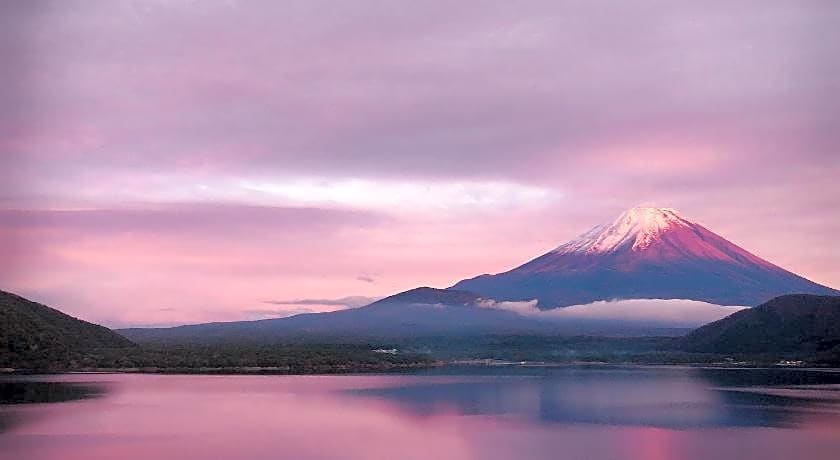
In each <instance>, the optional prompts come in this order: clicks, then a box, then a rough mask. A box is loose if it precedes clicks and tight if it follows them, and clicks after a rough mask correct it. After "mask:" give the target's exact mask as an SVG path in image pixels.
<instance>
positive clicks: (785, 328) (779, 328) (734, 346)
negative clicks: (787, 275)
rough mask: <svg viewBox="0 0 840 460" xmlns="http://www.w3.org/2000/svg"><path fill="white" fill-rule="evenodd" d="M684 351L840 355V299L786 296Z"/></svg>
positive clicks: (708, 332) (708, 329)
mask: <svg viewBox="0 0 840 460" xmlns="http://www.w3.org/2000/svg"><path fill="white" fill-rule="evenodd" d="M681 348H683V349H685V350H687V351H693V352H702V353H740V354H759V353H799V354H802V353H805V354H809V355H813V354H817V353H826V352H832V353H837V354H838V355H840V297H837V296H816V295H804V294H800V295H785V296H781V297H777V298H775V299H772V300H770V301H769V302H767V303H764V304H762V305H760V306H758V307H755V308H750V309H746V310H741V311H739V312H737V313H734V314H732V315H730V316H727V317H726V318H723V319H721V320H718V321H715V322H713V323H710V324H707V325H705V326H703V327H701V328H698V329H696V330H695V331H693V332H692V333H691V334H689V335H687V336H686V337H684V338H683V339H682V340H681Z"/></svg>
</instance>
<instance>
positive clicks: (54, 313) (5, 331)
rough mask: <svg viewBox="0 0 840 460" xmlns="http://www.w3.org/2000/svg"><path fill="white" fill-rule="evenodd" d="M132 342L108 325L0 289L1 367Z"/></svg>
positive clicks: (64, 358)
mask: <svg viewBox="0 0 840 460" xmlns="http://www.w3.org/2000/svg"><path fill="white" fill-rule="evenodd" d="M133 346H134V344H133V343H132V342H130V341H129V340H128V339H126V338H125V337H123V336H121V335H119V334H117V333H115V332H113V331H111V330H110V329H108V328H106V327H103V326H99V325H96V324H92V323H89V322H87V321H82V320H80V319H76V318H73V317H72V316H69V315H66V314H64V313H62V312H60V311H58V310H56V309H53V308H50V307H47V306H46V305H42V304H40V303H37V302H32V301H30V300H27V299H24V298H23V297H20V296H17V295H15V294H11V293H8V292H5V291H0V367H27V368H44V367H49V366H50V365H52V364H55V363H62V364H66V363H68V362H70V361H73V360H77V359H81V358H83V357H84V356H85V355H86V354H88V353H90V352H93V351H95V350H100V349H115V348H131V347H133Z"/></svg>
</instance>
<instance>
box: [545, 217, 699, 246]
mask: <svg viewBox="0 0 840 460" xmlns="http://www.w3.org/2000/svg"><path fill="white" fill-rule="evenodd" d="M691 225H692V223H691V222H689V221H688V220H686V219H685V218H684V217H683V216H681V215H680V214H679V213H678V212H677V211H676V210H674V209H671V208H655V207H636V208H632V209H629V210H627V211H625V212H624V213H622V214H621V215H620V216H619V217H618V218H617V219H616V220H615V221H613V222H612V223H611V224H606V225H599V226H597V227H595V228H593V229H592V230H590V231H588V232H586V233H584V234H583V235H580V236H579V237H577V238H575V239H574V240H572V241H569V242H568V243H565V244H563V245H562V246H560V247H558V248H557V249H555V251H554V252H557V253H560V254H571V253H583V254H593V253H610V252H615V251H617V250H619V249H622V248H626V247H629V248H630V249H631V250H633V251H642V250H645V249H647V248H648V247H650V245H651V244H652V243H653V242H654V241H655V240H656V239H657V237H659V236H660V235H661V234H662V233H663V232H665V231H666V230H668V229H671V228H674V227H689V226H691Z"/></svg>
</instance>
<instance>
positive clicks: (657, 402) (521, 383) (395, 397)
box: [347, 367, 840, 429]
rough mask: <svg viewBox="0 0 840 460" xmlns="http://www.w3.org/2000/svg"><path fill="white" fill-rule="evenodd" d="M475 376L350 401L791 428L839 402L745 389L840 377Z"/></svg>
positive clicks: (511, 371)
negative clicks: (474, 377) (368, 400)
mask: <svg viewBox="0 0 840 460" xmlns="http://www.w3.org/2000/svg"><path fill="white" fill-rule="evenodd" d="M463 371H464V370H463V369H462V370H461V372H463ZM467 371H469V370H467ZM445 372H446V371H445ZM472 372H479V373H483V374H484V377H485V378H486V380H482V381H477V382H463V383H458V382H455V383H435V382H431V383H425V382H420V383H410V384H406V385H397V386H389V387H382V388H367V389H355V390H348V391H347V393H348V394H352V395H355V396H359V397H372V398H378V399H382V400H387V401H390V402H392V403H394V404H397V405H399V406H400V407H402V408H403V409H404V410H407V411H409V412H411V413H412V414H414V415H417V416H432V415H434V414H436V413H439V412H454V413H457V414H460V415H517V416H520V417H524V418H527V419H529V420H531V421H532V422H536V423H560V424H577V423H586V424H603V425H620V426H651V427H659V428H672V429H688V428H710V427H794V426H796V425H797V424H798V423H801V422H802V420H803V419H805V418H806V417H803V414H804V415H807V414H810V413H812V412H814V411H821V412H823V413H824V415H825V416H834V417H840V414H838V410H840V406H839V405H838V404H837V403H840V401H837V400H834V399H831V398H822V397H817V396H815V397H807V396H802V395H801V394H790V395H785V394H772V395H769V394H765V393H762V392H752V391H746V390H744V389H743V387H747V386H750V385H779V384H783V385H799V384H829V383H836V382H840V374H835V373H820V372H805V371H787V370H781V371H779V370H728V369H726V370H722V369H654V368H601V369H599V368H532V369H527V368H525V369H523V368H516V367H499V368H483V369H482V368H476V369H475V370H472ZM728 387H737V388H739V390H738V391H733V389H731V388H728Z"/></svg>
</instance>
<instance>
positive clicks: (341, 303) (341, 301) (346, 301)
mask: <svg viewBox="0 0 840 460" xmlns="http://www.w3.org/2000/svg"><path fill="white" fill-rule="evenodd" d="M379 299H381V297H365V296H347V297H340V298H337V299H294V300H265V301H263V303H268V304H272V305H325V306H333V307H344V308H357V307H363V306H365V305H368V304H370V303H373V302H376V301H377V300H379Z"/></svg>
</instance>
